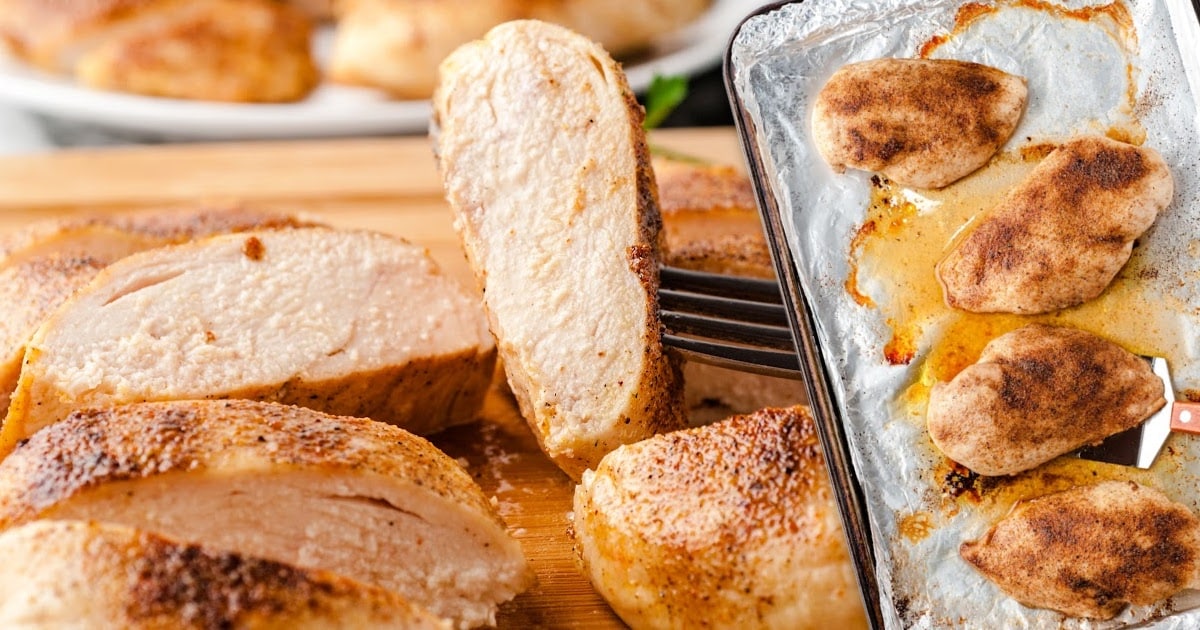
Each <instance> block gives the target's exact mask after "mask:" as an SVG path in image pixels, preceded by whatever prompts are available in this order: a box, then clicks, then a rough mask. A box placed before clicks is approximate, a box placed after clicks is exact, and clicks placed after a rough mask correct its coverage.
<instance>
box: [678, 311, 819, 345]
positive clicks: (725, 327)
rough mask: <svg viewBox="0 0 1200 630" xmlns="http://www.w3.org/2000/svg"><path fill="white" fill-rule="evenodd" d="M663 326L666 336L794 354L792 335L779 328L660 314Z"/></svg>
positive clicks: (787, 329) (699, 316)
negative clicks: (691, 337) (715, 341)
mask: <svg viewBox="0 0 1200 630" xmlns="http://www.w3.org/2000/svg"><path fill="white" fill-rule="evenodd" d="M661 315H662V322H663V325H664V326H665V327H666V329H667V331H668V332H672V333H682V334H685V335H695V336H698V337H707V338H712V339H720V340H723V341H731V342H734V343H741V344H746V345H750V346H756V347H760V348H768V349H773V350H786V351H788V352H795V351H796V347H795V345H793V344H792V331H791V329H790V328H784V327H781V326H767V325H763V324H749V323H746V322H742V321H734V320H729V319H718V318H715V317H705V316H703V315H695V314H692V313H676V312H673V311H663V312H662V313H661Z"/></svg>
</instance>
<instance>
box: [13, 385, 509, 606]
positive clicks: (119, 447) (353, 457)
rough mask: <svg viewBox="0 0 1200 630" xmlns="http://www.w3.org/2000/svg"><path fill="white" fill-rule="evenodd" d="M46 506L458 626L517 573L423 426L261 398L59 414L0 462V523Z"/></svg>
mask: <svg viewBox="0 0 1200 630" xmlns="http://www.w3.org/2000/svg"><path fill="white" fill-rule="evenodd" d="M214 515H219V518H216V517H214ZM47 518H50V519H83V520H95V521H106V522H112V523H119V524H123V525H127V526H129V527H135V528H139V529H144V530H146V531H150V532H155V533H159V534H162V535H166V536H170V537H173V538H178V539H180V540H183V541H187V542H189V543H194V544H199V545H202V546H204V547H205V548H207V549H211V550H225V551H232V552H236V553H241V554H247V555H255V556H261V557H263V558H266V559H269V560H274V561H276V562H284V563H288V564H294V565H296V566H298V567H303V568H309V569H322V570H327V571H331V572H334V573H338V574H341V575H345V576H347V577H350V578H353V579H356V580H359V581H362V582H366V583H368V584H375V585H379V586H382V587H384V588H387V589H390V590H393V591H396V592H398V593H400V594H402V595H403V596H405V597H406V598H408V599H410V600H411V601H413V602H414V603H416V604H418V605H420V606H423V607H425V608H428V609H429V610H430V611H432V612H433V613H435V614H437V615H438V616H441V617H446V618H449V619H452V620H454V621H455V623H456V625H458V626H459V627H464V628H466V627H474V626H478V625H482V624H486V623H491V622H492V621H493V618H494V615H495V612H496V606H497V605H498V604H499V603H500V602H504V601H507V600H509V599H511V598H512V597H513V596H515V595H516V594H517V593H519V592H521V591H523V590H524V589H525V588H527V587H528V586H529V585H530V584H531V582H532V580H533V577H532V573H531V571H530V570H529V567H528V565H527V563H526V561H525V558H524V556H523V555H522V553H521V548H520V545H519V544H518V543H517V541H516V540H515V539H513V538H512V537H511V536H509V535H508V534H507V532H506V531H505V528H504V523H503V522H502V521H501V520H500V517H499V516H498V515H497V513H496V511H495V509H494V508H493V507H492V505H491V503H490V502H489V501H488V499H487V498H486V497H484V495H483V492H482V491H481V490H480V489H479V486H478V485H476V484H475V482H474V481H473V480H472V479H471V477H470V475H468V474H467V472H466V471H465V470H463V468H462V467H461V466H459V465H458V464H457V463H456V462H455V461H454V460H452V459H450V458H449V457H448V456H446V455H445V454H443V453H442V452H441V451H439V450H437V449H436V448H435V447H433V445H431V444H429V442H427V441H425V440H424V439H421V438H418V437H416V436H414V435H412V434H410V433H408V432H406V431H404V430H402V429H399V428H397V427H394V426H390V425H387V424H384V423H381V422H374V421H371V420H366V419H361V418H349V417H337V416H330V415H325V414H322V413H318V412H315V411H312V410H308V409H303V408H299V407H289V406H285V405H278V404H273V403H261V402H252V401H183V402H165V403H143V404H137V405H127V406H122V407H114V408H105V409H95V410H86V411H80V412H77V413H74V414H72V415H71V416H70V417H69V418H67V419H66V420H64V421H62V422H59V423H57V424H55V425H53V426H51V427H48V428H47V429H45V430H43V431H40V432H38V433H37V434H36V435H34V436H33V437H31V438H30V439H29V440H28V441H27V442H25V443H24V444H23V445H22V446H20V447H19V448H17V450H16V451H14V452H13V453H12V454H11V455H9V456H8V458H7V459H5V460H4V461H3V462H0V527H6V528H7V527H12V526H14V525H18V524H22V523H27V522H29V521H32V520H36V519H47Z"/></svg>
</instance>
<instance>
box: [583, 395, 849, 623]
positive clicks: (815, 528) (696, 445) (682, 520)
mask: <svg viewBox="0 0 1200 630" xmlns="http://www.w3.org/2000/svg"><path fill="white" fill-rule="evenodd" d="M573 514H574V519H575V520H574V532H575V541H576V550H577V552H578V553H579V557H580V559H581V562H582V565H583V569H584V572H585V574H586V575H587V576H588V578H589V579H590V580H591V581H592V584H593V585H594V586H595V587H596V589H597V591H599V592H600V594H601V595H603V596H604V598H605V599H606V600H608V602H609V604H611V605H612V607H613V609H614V610H615V611H616V612H617V614H618V615H620V616H621V618H622V619H624V620H625V621H626V622H627V623H628V624H629V625H630V626H631V627H634V628H746V629H750V628H780V629H787V630H801V629H805V628H838V629H843V628H845V629H850V628H862V627H865V625H866V619H865V617H864V614H863V607H862V602H861V599H860V598H859V595H858V588H857V583H856V581H855V577H854V569H853V567H852V566H851V564H850V558H849V555H848V553H847V550H846V543H845V539H844V537H843V534H842V529H841V521H840V519H839V517H838V511H837V507H836V505H835V504H834V500H833V496H832V490H831V489H830V487H829V481H828V476H827V472H826V470H825V466H824V462H823V460H822V457H821V449H820V444H819V443H818V441H817V435H816V431H815V427H814V426H813V423H812V418H811V416H810V415H809V412H808V410H807V409H806V408H804V407H791V408H787V409H764V410H761V411H758V412H756V413H753V414H748V415H744V416H734V417H732V418H729V419H727V420H723V421H720V422H717V423H715V424H711V425H708V426H705V427H700V428H696V429H687V430H683V431H677V432H674V433H668V434H665V435H659V436H655V437H653V438H650V439H648V440H645V441H643V442H639V443H637V444H632V445H629V446H624V447H621V448H619V449H617V450H616V451H613V452H612V453H610V454H609V455H608V456H606V457H605V458H604V460H603V461H601V463H600V466H599V467H598V468H597V469H596V470H595V471H588V472H587V473H585V474H584V477H583V482H582V483H581V484H580V485H579V486H578V487H576V489H575V509H574V511H573Z"/></svg>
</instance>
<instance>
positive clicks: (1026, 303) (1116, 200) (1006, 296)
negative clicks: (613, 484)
mask: <svg viewBox="0 0 1200 630" xmlns="http://www.w3.org/2000/svg"><path fill="white" fill-rule="evenodd" d="M1173 192H1174V183H1173V181H1172V178H1171V172H1170V170H1168V169H1167V165H1166V163H1165V162H1163V160H1162V157H1160V156H1159V155H1158V152H1156V151H1155V150H1153V149H1149V148H1145V147H1135V146H1132V145H1128V144H1124V143H1122V142H1117V141H1116V140H1110V139H1108V138H1105V137H1103V136H1083V137H1079V138H1074V139H1072V140H1069V141H1067V142H1065V143H1063V144H1062V145H1061V146H1059V147H1058V148H1057V149H1055V150H1054V151H1052V152H1051V153H1050V155H1048V156H1046V158H1045V159H1044V160H1043V161H1042V162H1041V163H1040V164H1038V165H1037V167H1036V168H1034V169H1033V171H1032V172H1030V174H1029V175H1028V176H1027V177H1026V178H1025V180H1024V181H1022V182H1021V183H1020V184H1019V185H1018V186H1017V187H1016V188H1014V189H1013V190H1011V191H1010V192H1009V193H1008V194H1007V195H1006V196H1005V198H1004V200H1002V201H1001V202H1000V204H999V205H997V206H996V207H995V208H994V209H992V210H991V211H990V212H988V213H987V214H986V215H984V217H983V219H982V220H981V221H979V222H978V224H977V225H976V226H975V227H974V228H973V229H972V230H971V231H970V232H969V233H968V234H967V235H966V236H965V237H964V238H962V239H961V240H960V241H959V242H958V243H957V244H955V246H954V248H953V249H952V250H951V251H950V253H949V254H947V256H946V258H945V259H943V260H942V262H941V263H939V264H938V266H937V275H938V280H939V281H940V282H941V283H942V288H943V290H944V293H945V297H946V304H948V305H949V306H951V307H953V308H959V309H963V310H966V311H972V312H977V313H996V312H1002V313H1021V314H1035V313H1046V312H1049V311H1053V310H1057V309H1061V308H1069V307H1071V306H1076V305H1078V304H1082V303H1084V302H1087V301H1088V300H1091V299H1093V298H1095V297H1096V296H1098V295H1100V293H1101V292H1103V291H1104V289H1105V288H1106V287H1108V285H1109V284H1110V283H1111V282H1112V281H1113V278H1115V277H1116V275H1117V272H1118V271H1120V270H1121V267H1123V266H1124V265H1125V262H1126V261H1128V260H1129V256H1130V254H1131V253H1132V251H1133V242H1134V239H1136V238H1137V237H1138V236H1140V235H1141V234H1142V232H1145V231H1146V229H1147V228H1149V227H1150V224H1152V223H1153V222H1154V219H1155V217H1157V216H1158V213H1159V212H1161V211H1162V210H1163V209H1164V208H1166V207H1167V205H1168V204H1169V203H1170V202H1171V196H1172V194H1173Z"/></svg>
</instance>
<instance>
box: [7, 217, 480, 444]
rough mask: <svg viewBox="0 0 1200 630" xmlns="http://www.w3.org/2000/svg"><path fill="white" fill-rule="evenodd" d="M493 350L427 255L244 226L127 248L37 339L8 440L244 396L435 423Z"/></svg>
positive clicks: (468, 304)
mask: <svg viewBox="0 0 1200 630" xmlns="http://www.w3.org/2000/svg"><path fill="white" fill-rule="evenodd" d="M494 355H495V347H494V345H493V342H492V340H491V338H490V337H489V336H488V333H487V329H486V321H485V320H484V317H483V314H482V312H481V311H480V308H479V306H478V301H477V298H476V297H474V296H472V295H469V294H468V293H467V292H466V291H465V290H463V289H462V288H460V287H458V286H457V285H456V284H455V283H454V282H453V281H451V280H449V279H448V278H447V277H446V276H444V275H443V274H442V272H441V271H440V270H439V269H438V268H437V265H436V264H435V263H434V262H433V260H432V259H431V258H430V257H429V255H428V253H427V252H426V251H425V250H424V249H423V248H420V247H416V246H413V245H411V244H409V243H407V242H404V241H402V240H400V239H397V238H393V237H389V236H385V235H382V234H375V233H369V232H336V231H332V230H325V229H317V228H312V229H296V230H275V231H259V232H247V233H242V234H234V235H224V236H216V237H212V238H210V239H206V240H202V241H196V242H194V243H187V244H183V245H177V246H174V247H167V248H160V249H155V250H150V251H147V252H142V253H139V254H135V255H133V256H130V257H127V258H123V259H121V260H119V261H117V262H116V263H114V264H112V265H110V266H108V267H107V268H105V269H104V270H103V271H101V272H100V273H99V274H98V275H97V276H96V278H95V279H94V280H93V281H92V282H91V283H90V284H88V285H87V286H86V287H84V288H83V289H81V290H79V291H78V292H76V293H75V295H74V296H73V297H72V298H71V299H70V300H69V301H68V302H67V303H66V304H63V305H62V306H61V307H60V308H59V309H58V310H57V311H56V312H55V313H54V314H53V315H52V316H50V317H49V318H48V319H47V320H46V321H45V322H44V323H43V324H42V326H41V327H40V328H39V329H38V331H37V333H36V334H35V335H34V336H33V339H32V340H30V342H29V349H28V351H27V352H26V356H25V361H24V365H23V366H22V369H21V377H20V381H19V382H18V385H17V389H16V391H15V392H14V393H13V396H12V404H11V406H10V408H9V411H8V416H7V417H6V418H5V420H4V427H3V430H2V432H0V442H2V444H3V447H4V449H5V450H7V449H11V448H12V446H13V445H14V444H15V443H16V442H17V441H18V440H20V439H22V438H25V437H27V436H29V435H31V434H32V433H33V432H34V431H37V430H38V429H40V428H42V427H44V426H46V425H48V424H51V423H53V422H56V421H58V420H59V419H61V418H62V417H64V416H65V415H67V413H68V412H70V411H71V410H73V409H80V408H84V407H91V406H100V405H113V404H122V403H130V402H141V401H153V400H186V399H197V398H206V399H211V398H251V399H257V400H273V401H278V402H283V403H289V404H298V405H303V406H306V407H311V408H313V409H319V410H322V411H328V412H330V413H337V414H346V415H357V416H366V417H371V418H375V419H377V420H382V421H386V422H392V423H395V424H398V425H401V426H404V427H406V428H408V429H410V430H412V431H415V432H419V433H428V432H432V431H436V430H438V429H441V428H443V427H445V426H448V425H450V424H453V423H461V422H469V421H471V420H474V419H475V417H476V414H477V412H478V410H479V408H480V406H481V405H482V402H483V397H484V395H485V393H486V391H487V387H488V384H489V383H490V381H491V378H492V370H493V366H494Z"/></svg>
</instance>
